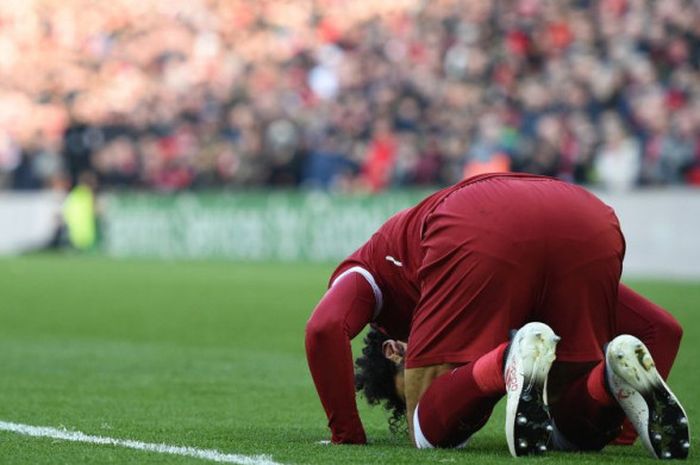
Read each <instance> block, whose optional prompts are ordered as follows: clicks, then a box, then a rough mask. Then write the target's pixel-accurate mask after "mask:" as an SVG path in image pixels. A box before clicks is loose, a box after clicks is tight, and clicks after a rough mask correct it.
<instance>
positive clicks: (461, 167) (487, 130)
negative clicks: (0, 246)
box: [0, 0, 700, 191]
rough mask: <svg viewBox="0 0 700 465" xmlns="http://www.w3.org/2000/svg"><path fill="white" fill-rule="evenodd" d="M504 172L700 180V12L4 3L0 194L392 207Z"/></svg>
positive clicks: (560, 5) (620, 5)
mask: <svg viewBox="0 0 700 465" xmlns="http://www.w3.org/2000/svg"><path fill="white" fill-rule="evenodd" d="M603 115H610V116H609V117H608V116H606V117H603ZM611 119H615V120H617V121H618V123H609V122H608V121H610V120H611ZM611 124H616V125H617V126H619V128H621V129H615V130H617V131H623V132H624V146H625V147H626V148H625V150H626V151H628V152H629V153H628V154H627V155H628V158H629V159H628V160H627V161H626V162H625V166H626V168H625V170H627V171H625V173H624V176H622V175H619V174H613V175H612V176H620V177H621V178H624V180H622V181H614V182H613V181H611V180H610V176H611V175H610V170H612V169H613V168H614V166H613V167H611V166H610V163H609V162H610V161H611V160H613V158H610V157H611V156H612V155H610V154H611V144H612V141H611V138H612V137H613V135H612V134H610V131H611V130H612V129H611V128H610V127H609V126H610V125H611ZM617 137H621V136H617ZM329 138H330V139H331V140H330V141H329V140H328V139H329ZM329 143H332V144H337V145H338V146H337V147H334V148H333V151H332V156H331V157H330V158H328V155H329V153H328V144H329ZM332 144H331V145H332ZM59 152H60V154H61V157H60V158H59V157H57V156H56V154H57V153H59ZM323 157H326V158H323ZM601 157H603V158H601ZM618 161H619V160H618ZM636 165H638V166H639V169H638V170H637V168H635V166H636ZM484 167H486V168H484ZM493 167H498V169H515V170H524V171H529V172H533V173H540V174H550V175H554V176H557V177H560V178H562V179H567V180H572V181H576V182H580V183H592V182H595V180H597V179H601V181H602V182H603V184H604V185H609V184H611V183H612V184H615V185H616V186H623V185H624V186H636V185H640V184H670V183H682V182H686V181H687V182H695V183H698V182H700V181H698V179H700V5H698V3H697V2H694V1H691V0H663V1H658V2H647V1H637V0H583V1H581V0H567V1H562V2H552V1H544V0H508V1H505V0H504V1H495V0H494V1H478V2H460V1H457V0H437V1H431V2H417V1H410V0H390V1H383V2H376V1H369V0H357V1H354V2H351V3H347V2H337V1H333V0H322V1H311V0H300V1H294V2H288V1H282V0H271V1H268V2H249V1H245V0H227V1H223V0H214V1H207V2H204V1H188V2H164V1H162V0H144V1H141V2H136V3H134V2H131V1H128V0H114V1H111V2H107V3H100V4H95V3H94V2H90V1H89V0H65V1H62V2H53V1H48V0H32V1H26V0H8V1H4V2H2V4H0V187H6V188H18V189H35V188H42V187H47V186H50V185H51V184H53V183H55V182H56V181H55V180H56V179H59V178H62V177H64V176H65V173H68V174H69V175H70V176H71V177H72V178H73V180H74V181H75V180H76V178H77V176H78V173H80V172H82V171H84V170H85V169H94V170H95V171H96V172H97V173H98V174H99V177H100V182H101V184H102V185H104V186H105V187H108V188H109V187H138V188H146V189H157V190H181V189H190V188H206V187H228V186H234V187H235V186H260V185H272V186H277V185H283V186H289V185H307V186H313V187H318V188H323V189H358V188H360V189H370V190H373V191H378V190H381V189H385V188H388V187H392V186H404V185H412V184H447V183H451V182H454V181H456V180H458V179H459V178H461V177H462V176H463V174H464V173H465V172H466V173H473V172H478V171H479V170H483V169H493ZM596 171H597V173H596ZM693 180H695V181H693Z"/></svg>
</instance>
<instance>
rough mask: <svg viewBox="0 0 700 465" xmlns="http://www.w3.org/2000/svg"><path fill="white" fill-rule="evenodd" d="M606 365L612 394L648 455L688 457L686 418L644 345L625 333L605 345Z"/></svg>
mask: <svg viewBox="0 0 700 465" xmlns="http://www.w3.org/2000/svg"><path fill="white" fill-rule="evenodd" d="M605 363H606V376H607V381H608V386H609V387H610V390H611V392H612V395H613V397H614V398H615V400H616V401H617V402H618V404H619V405H620V406H621V407H622V409H623V410H624V411H625V414H626V415H627V418H628V419H629V420H630V421H631V422H632V424H633V425H634V427H635V429H636V430H637V433H638V434H639V437H640V439H641V440H642V443H643V444H644V446H645V447H646V448H647V450H648V451H649V453H650V454H651V455H652V456H653V457H656V458H661V459H670V458H681V459H684V458H687V457H688V452H689V450H690V436H689V431H688V416H687V415H686V413H685V410H684V409H683V407H682V406H681V404H680V402H679V401H678V398H677V397H676V396H675V395H674V394H673V392H672V391H671V390H670V388H669V387H668V385H667V384H666V383H665V382H664V380H663V379H662V377H661V375H660V374H659V372H658V371H657V370H656V367H655V363H654V359H653V357H652V355H651V353H650V352H649V349H648V348H647V347H646V346H645V345H644V343H642V341H640V340H639V339H638V338H636V337H634V336H631V335H628V334H624V335H621V336H618V337H616V338H615V339H613V340H612V341H611V342H610V344H608V347H607V350H606V357H605Z"/></svg>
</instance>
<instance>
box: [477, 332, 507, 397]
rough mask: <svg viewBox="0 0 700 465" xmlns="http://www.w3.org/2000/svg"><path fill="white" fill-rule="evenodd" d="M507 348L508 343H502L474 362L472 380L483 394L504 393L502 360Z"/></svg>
mask: <svg viewBox="0 0 700 465" xmlns="http://www.w3.org/2000/svg"><path fill="white" fill-rule="evenodd" d="M507 348H508V343H507V342H504V343H503V344H501V345H500V346H498V347H496V348H495V349H493V350H492V351H491V352H489V353H487V354H486V355H483V356H482V357H481V358H479V359H478V360H477V361H476V362H474V380H475V381H476V384H477V385H478V386H479V388H480V389H481V392H483V393H484V394H499V393H501V394H503V393H504V392H505V388H504V386H505V383H506V382H505V379H504V376H503V358H504V355H505V353H506V349H507Z"/></svg>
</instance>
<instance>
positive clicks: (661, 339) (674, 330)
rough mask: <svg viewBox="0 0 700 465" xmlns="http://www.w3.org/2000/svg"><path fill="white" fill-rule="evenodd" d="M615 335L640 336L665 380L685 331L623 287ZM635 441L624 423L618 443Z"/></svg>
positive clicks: (659, 310) (620, 290)
mask: <svg viewBox="0 0 700 465" xmlns="http://www.w3.org/2000/svg"><path fill="white" fill-rule="evenodd" d="M615 334H616V335H619V334H631V335H633V336H636V337H638V338H639V339H640V340H641V341H642V342H643V343H644V345H646V347H648V348H649V351H650V352H651V355H652V356H653V357H654V361H655V362H656V369H657V370H658V371H659V374H660V375H661V376H662V377H663V379H664V380H665V379H668V375H669V373H670V371H671V367H672V366H673V362H674V360H675V358H676V354H677V353H678V348H679V346H680V343H681V338H682V336H683V328H682V327H681V326H680V324H679V323H678V321H676V319H675V318H674V317H673V316H672V315H671V314H670V313H668V312H667V311H666V310H664V309H663V308H661V307H660V306H658V305H656V304H655V303H653V302H651V301H649V300H648V299H646V298H644V297H642V296H641V295H639V294H638V293H636V292H635V291H633V290H632V289H630V288H629V287H627V286H625V285H623V284H620V288H619V292H618V300H617V325H616V328H615ZM636 438H637V433H636V431H635V430H634V427H633V426H632V424H631V423H630V422H629V421H625V425H624V427H623V431H622V433H621V434H620V436H619V437H618V438H617V439H616V440H615V444H621V445H629V444H632V443H634V440H635V439H636Z"/></svg>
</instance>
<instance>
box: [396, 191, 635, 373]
mask: <svg viewBox="0 0 700 465" xmlns="http://www.w3.org/2000/svg"><path fill="white" fill-rule="evenodd" d="M421 246H422V248H423V252H424V258H423V262H422V264H421V267H420V269H419V280H420V285H421V292H420V299H419V302H418V305H417V307H416V309H415V312H414V315H413V321H412V326H411V333H410V336H409V341H408V354H407V360H406V366H407V367H408V368H412V367H420V366H427V365H434V364H441V363H466V362H469V361H473V360H475V359H477V358H478V357H479V356H481V355H483V354H484V353H486V352H488V351H489V350H491V349H493V348H494V347H496V346H497V345H498V344H500V343H502V342H504V341H507V340H508V337H509V333H510V331H511V330H512V329H516V328H519V327H521V326H522V325H523V324H525V323H527V322H529V321H542V322H544V323H547V324H548V325H550V326H551V327H552V329H554V331H555V332H556V333H557V334H558V335H559V336H561V337H562V340H561V342H560V343H559V346H558V349H557V359H558V360H561V361H571V362H583V361H598V360H601V359H602V357H603V352H602V348H603V345H604V344H605V343H607V342H608V341H609V340H610V339H611V337H612V336H613V334H614V328H615V308H616V302H617V288H618V282H619V279H620V274H621V271H622V259H623V256H624V250H625V244H624V238H623V236H622V233H621V231H620V227H619V223H618V220H617V217H616V216H615V214H614V212H613V210H612V209H611V208H610V207H608V206H606V205H605V204H603V203H602V202H601V201H600V200H598V199H597V198H596V197H595V196H593V195H592V194H590V193H588V192H587V191H585V190H584V189H582V188H579V187H576V186H573V185H569V184H566V183H562V182H558V181H555V180H551V179H547V178H527V177H523V178H514V177H510V178H509V177H494V178H489V179H485V180H483V181H478V182H475V183H473V184H468V185H466V186H464V188H462V189H459V190H457V191H455V192H454V193H452V194H450V195H449V196H448V197H447V198H446V199H445V200H444V201H443V202H442V203H440V204H439V205H438V206H437V207H436V208H435V209H434V210H433V212H432V213H431V214H430V215H429V216H428V217H427V218H426V220H425V224H424V234H423V238H422V242H421Z"/></svg>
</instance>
